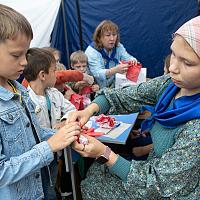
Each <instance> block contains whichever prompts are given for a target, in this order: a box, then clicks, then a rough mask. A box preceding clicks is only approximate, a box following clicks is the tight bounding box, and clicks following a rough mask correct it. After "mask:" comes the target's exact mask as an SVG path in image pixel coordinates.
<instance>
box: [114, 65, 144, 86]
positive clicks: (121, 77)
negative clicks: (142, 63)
mask: <svg viewBox="0 0 200 200" xmlns="http://www.w3.org/2000/svg"><path fill="white" fill-rule="evenodd" d="M146 74H147V69H146V68H141V71H140V74H139V76H138V80H137V82H133V81H130V80H128V79H127V78H126V75H125V74H119V73H117V74H116V75H115V88H120V87H124V86H127V85H136V84H138V83H142V82H146Z"/></svg>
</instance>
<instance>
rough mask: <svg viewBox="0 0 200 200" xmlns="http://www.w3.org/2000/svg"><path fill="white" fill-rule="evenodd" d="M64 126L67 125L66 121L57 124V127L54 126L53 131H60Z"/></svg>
mask: <svg viewBox="0 0 200 200" xmlns="http://www.w3.org/2000/svg"><path fill="white" fill-rule="evenodd" d="M64 125H65V120H64V121H62V122H59V123H57V124H55V125H54V126H53V129H60V128H62V127H63V126H64Z"/></svg>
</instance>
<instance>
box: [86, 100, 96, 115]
mask: <svg viewBox="0 0 200 200" xmlns="http://www.w3.org/2000/svg"><path fill="white" fill-rule="evenodd" d="M85 112H86V113H88V114H89V115H90V117H92V116H93V115H95V114H96V113H98V112H99V106H98V105H97V104H96V103H91V104H90V105H89V106H88V107H87V108H85Z"/></svg>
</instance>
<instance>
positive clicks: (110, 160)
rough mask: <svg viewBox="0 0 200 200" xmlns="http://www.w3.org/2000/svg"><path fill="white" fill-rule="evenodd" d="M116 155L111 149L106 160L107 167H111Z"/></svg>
mask: <svg viewBox="0 0 200 200" xmlns="http://www.w3.org/2000/svg"><path fill="white" fill-rule="evenodd" d="M117 158H118V155H117V154H115V153H114V152H113V151H111V153H110V156H109V159H108V162H106V165H107V166H108V167H111V166H113V165H114V164H115V162H116V161H117Z"/></svg>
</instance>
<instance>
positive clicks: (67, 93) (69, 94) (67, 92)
mask: <svg viewBox="0 0 200 200" xmlns="http://www.w3.org/2000/svg"><path fill="white" fill-rule="evenodd" d="M72 94H75V92H74V91H73V90H72V89H69V90H67V91H65V94H64V97H65V99H67V100H69V101H70V99H71V96H72Z"/></svg>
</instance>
